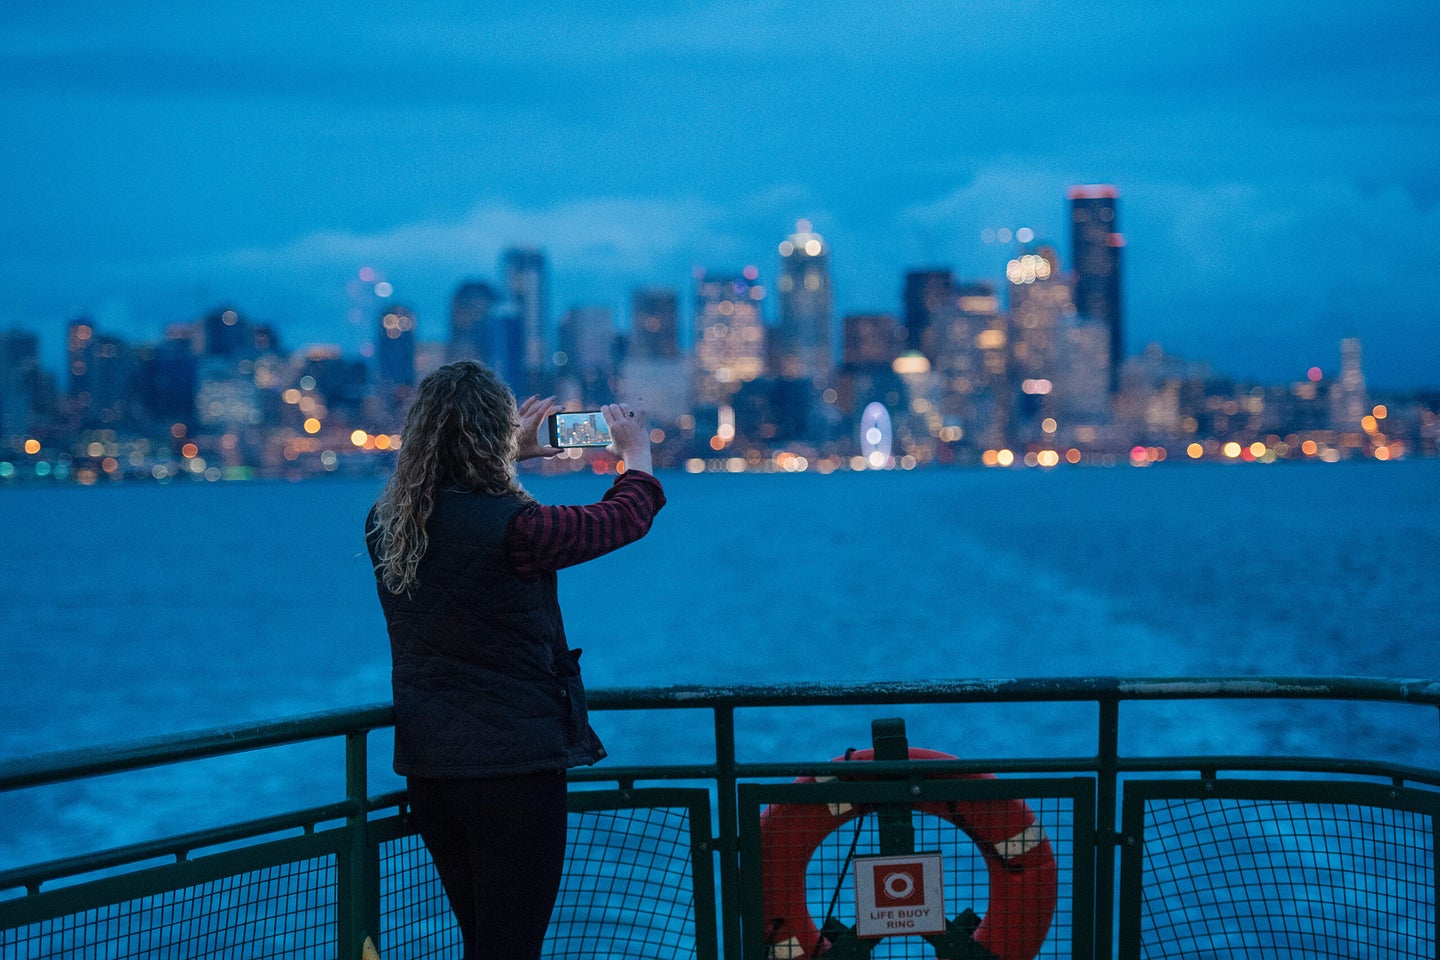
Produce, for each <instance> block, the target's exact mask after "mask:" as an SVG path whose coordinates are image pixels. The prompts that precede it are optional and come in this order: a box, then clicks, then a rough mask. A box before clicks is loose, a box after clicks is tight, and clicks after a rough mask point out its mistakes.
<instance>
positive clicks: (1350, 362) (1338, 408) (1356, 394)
mask: <svg viewBox="0 0 1440 960" xmlns="http://www.w3.org/2000/svg"><path fill="white" fill-rule="evenodd" d="M1369 413H1370V396H1369V393H1368V391H1366V389H1365V370H1364V365H1363V362H1362V355H1361V350H1360V341H1359V339H1358V338H1356V337H1347V338H1345V339H1344V340H1341V341H1340V376H1339V377H1338V378H1337V379H1336V380H1335V381H1333V382H1332V383H1331V385H1330V424H1331V429H1333V430H1335V431H1336V432H1337V433H1348V434H1358V433H1359V432H1360V428H1361V427H1360V425H1361V421H1363V420H1364V419H1365V416H1366V415H1367V414H1369Z"/></svg>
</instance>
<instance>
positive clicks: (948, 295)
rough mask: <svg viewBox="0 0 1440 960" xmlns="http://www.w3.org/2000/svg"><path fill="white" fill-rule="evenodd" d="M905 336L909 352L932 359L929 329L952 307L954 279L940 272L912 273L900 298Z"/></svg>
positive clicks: (933, 346)
mask: <svg viewBox="0 0 1440 960" xmlns="http://www.w3.org/2000/svg"><path fill="white" fill-rule="evenodd" d="M902 299H903V303H904V307H905V315H904V318H903V319H904V321H905V333H906V337H907V339H908V342H909V345H910V349H911V350H919V351H921V352H922V353H924V354H925V355H926V356H927V357H929V356H932V354H933V352H934V349H935V345H934V343H933V342H932V337H931V334H930V330H931V327H934V326H938V325H939V324H940V322H941V320H942V319H943V318H944V316H945V315H946V314H948V313H949V311H950V310H951V309H952V307H953V306H954V303H955V276H954V274H952V273H951V272H950V271H949V270H946V269H943V268H930V269H926V270H911V271H909V272H907V273H906V274H905V289H904V292H903V294H902Z"/></svg>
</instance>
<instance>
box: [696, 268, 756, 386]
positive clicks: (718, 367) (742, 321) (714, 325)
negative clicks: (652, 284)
mask: <svg viewBox="0 0 1440 960" xmlns="http://www.w3.org/2000/svg"><path fill="white" fill-rule="evenodd" d="M758 276H759V271H757V270H756V269H755V268H754V267H746V268H745V270H744V271H743V273H741V274H739V275H717V276H713V277H711V276H704V275H703V274H702V275H701V276H699V277H698V278H697V279H696V281H695V356H694V369H695V394H696V401H697V402H698V403H699V404H700V405H701V406H705V407H719V406H721V405H722V404H727V403H729V402H730V399H731V398H732V397H733V396H734V395H735V394H736V393H737V392H738V391H739V390H740V388H741V387H742V386H743V385H744V384H746V383H749V382H750V381H751V380H754V379H756V378H757V377H759V376H761V375H762V374H763V373H764V372H765V328H764V324H763V321H762V319H761V313H760V305H761V303H762V301H763V300H764V299H765V289H764V287H762V286H761V285H760V284H759V283H757V282H756V281H757V279H758Z"/></svg>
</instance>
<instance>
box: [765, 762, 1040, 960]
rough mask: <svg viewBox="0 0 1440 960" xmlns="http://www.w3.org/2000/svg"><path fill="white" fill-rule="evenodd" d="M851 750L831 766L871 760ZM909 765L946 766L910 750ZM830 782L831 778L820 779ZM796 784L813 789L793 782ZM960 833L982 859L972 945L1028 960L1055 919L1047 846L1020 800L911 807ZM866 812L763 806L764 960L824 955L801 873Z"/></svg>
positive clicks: (834, 806) (844, 806) (839, 806)
mask: <svg viewBox="0 0 1440 960" xmlns="http://www.w3.org/2000/svg"><path fill="white" fill-rule="evenodd" d="M873 759H874V751H873V750H855V751H852V752H851V753H849V754H847V755H846V756H844V757H836V758H835V760H836V761H845V760H873ZM910 759H911V760H954V759H957V758H956V757H954V756H951V755H950V754H948V753H941V752H939V751H938V750H922V749H919V748H915V747H912V748H910ZM945 778H946V779H967V780H994V779H995V776H994V774H989V773H961V774H947V775H946V777H945ZM824 779H831V778H824ZM795 782H796V783H815V782H816V779H815V778H814V777H800V778H798V779H797V780H796V781H795ZM914 808H915V809H916V810H919V811H921V812H922V813H928V814H931V815H933V816H937V817H940V818H942V819H944V820H947V821H948V822H950V823H953V824H954V825H955V826H957V827H959V828H960V829H961V830H963V831H964V832H965V834H966V835H967V836H969V837H970V839H971V840H973V841H974V842H975V845H976V846H977V847H978V848H979V850H980V854H981V856H983V857H984V858H985V866H986V869H987V871H988V873H989V875H990V905H989V907H988V908H987V910H986V912H985V917H984V919H983V920H981V922H980V926H979V927H978V928H977V929H976V930H975V932H974V934H973V937H974V939H975V942H976V943H978V944H980V945H981V946H982V947H984V948H985V949H986V950H988V951H990V953H992V954H994V955H995V956H996V957H998V958H999V960H1031V958H1033V957H1034V956H1035V955H1036V954H1037V953H1038V952H1039V951H1040V947H1041V946H1042V945H1044V943H1045V937H1046V936H1047V935H1048V934H1049V932H1050V921H1051V920H1052V919H1053V918H1054V916H1055V903H1056V887H1057V870H1056V866H1055V853H1054V851H1053V850H1052V849H1051V847H1050V840H1049V839H1048V838H1047V837H1046V836H1045V831H1044V829H1043V828H1041V826H1040V824H1039V823H1038V822H1037V819H1036V817H1035V813H1034V811H1032V810H1031V809H1030V807H1029V805H1028V804H1027V803H1025V801H1024V800H1018V799H1017V800H983V801H982V800H955V801H938V802H925V803H917V804H915V805H914ZM866 812H867V811H866V810H864V809H862V808H860V807H857V806H854V805H852V804H848V803H831V804H824V803H815V804H809V803H794V804H771V805H770V806H768V807H766V808H765V810H763V811H762V812H761V814H760V859H761V863H760V870H761V889H762V893H761V900H762V903H763V913H762V917H763V918H764V922H765V924H766V931H765V943H766V945H767V946H768V948H769V957H770V960H809V958H812V957H818V956H820V955H821V954H822V953H824V951H825V950H826V949H827V948H828V946H829V944H828V943H826V942H824V941H823V940H822V938H821V935H820V929H819V928H818V927H817V926H816V925H815V919H814V918H813V917H812V916H811V915H810V908H809V906H808V904H807V903H806V896H805V870H806V868H807V867H808V866H809V864H810V859H811V857H813V856H814V855H815V851H816V850H817V849H819V847H820V844H821V843H822V842H823V841H824V840H825V838H826V837H828V836H829V835H830V833H831V832H832V831H834V830H835V828H836V827H838V826H840V825H841V824H843V823H846V822H847V821H850V820H854V819H855V818H856V817H859V816H861V815H862V814H864V813H866Z"/></svg>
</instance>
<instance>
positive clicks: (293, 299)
mask: <svg viewBox="0 0 1440 960" xmlns="http://www.w3.org/2000/svg"><path fill="white" fill-rule="evenodd" d="M797 25H798V26H803V29H797ZM0 26H3V27H4V29H3V30H0V76H3V77H5V79H6V81H7V82H6V83H4V84H3V85H0V109H3V110H4V114H5V116H6V119H7V123H8V124H9V127H10V130H11V132H12V137H13V142H14V143H15V144H17V145H18V147H17V149H15V150H12V151H10V152H8V153H7V154H6V155H5V156H4V157H3V158H0V176H3V177H4V178H5V180H6V182H8V183H10V184H12V185H14V186H15V187H16V189H14V190H12V191H11V196H10V197H9V198H8V201H7V226H8V228H9V229H7V231H5V236H4V239H3V240H0V286H3V289H5V291H6V297H5V299H4V301H3V304H0V329H8V328H11V327H23V328H25V329H30V330H36V331H38V332H39V333H40V334H41V335H42V337H43V340H44V352H45V356H46V357H47V360H48V361H49V362H50V363H52V364H54V362H55V360H56V358H57V357H58V355H59V352H60V350H61V349H63V343H62V342H61V338H62V334H61V330H62V329H63V324H64V322H65V320H66V319H67V318H68V316H69V315H70V314H71V313H72V312H73V311H74V310H75V309H76V308H79V309H81V310H83V311H85V312H86V313H88V314H89V315H91V316H93V317H95V319H96V321H97V323H98V324H100V325H101V326H102V327H104V328H106V329H111V330H114V331H116V332H117V333H119V334H121V335H124V336H126V337H129V338H131V339H135V340H141V339H147V338H150V337H153V336H155V335H157V334H158V332H159V331H160V330H162V329H163V327H164V326H165V325H166V324H167V323H172V322H181V321H189V320H191V319H193V318H194V317H195V316H197V315H199V314H200V313H202V312H204V311H205V310H207V309H209V308H210V307H212V306H213V305H214V304H215V303H218V302H228V303H233V304H235V305H236V306H237V307H238V308H239V309H241V310H243V311H245V312H246V313H247V315H250V316H254V317H256V318H258V319H260V320H262V321H264V322H267V323H270V324H273V325H274V326H276V327H278V328H281V329H285V330H287V331H292V335H293V337H294V338H295V339H296V340H297V341H300V342H324V343H339V344H341V345H342V346H344V347H345V348H346V349H353V348H354V347H355V346H356V345H358V344H359V343H362V342H365V341H366V339H367V337H368V318H366V319H365V322H362V323H357V322H356V321H355V320H353V319H352V318H351V317H350V313H351V303H350V295H349V293H348V292H347V290H346V286H347V284H348V283H349V281H350V280H351V278H352V277H353V276H354V275H355V273H356V271H357V270H358V269H360V268H361V267H367V266H368V267H370V268H371V269H373V270H375V271H376V272H377V275H379V276H380V277H382V278H383V280H384V282H386V283H389V284H391V285H392V286H393V289H394V296H395V298H396V302H398V303H402V304H404V305H406V306H408V307H410V308H411V309H413V310H414V311H415V313H416V315H417V317H418V322H419V323H420V324H421V326H422V327H424V326H428V325H429V324H432V323H434V324H437V325H438V324H440V323H441V322H442V321H443V318H444V316H445V315H446V311H447V307H448V299H449V297H450V295H451V294H452V292H453V290H454V287H455V286H456V285H457V284H458V283H460V282H463V281H465V280H470V279H478V280H483V281H485V282H488V283H490V284H491V285H492V286H494V287H495V288H497V289H501V288H503V286H504V278H503V277H501V276H499V275H498V269H497V259H498V257H499V255H500V253H501V251H502V250H504V249H507V248H510V247H543V248H544V249H545V250H546V252H547V254H548V256H549V259H550V262H551V263H552V264H553V266H554V274H553V278H552V290H551V301H552V302H551V311H552V313H553V314H559V313H561V312H563V311H564V310H565V309H567V308H568V307H570V306H571V305H575V304H584V303H603V304H609V305H611V306H612V307H614V308H616V311H617V313H618V314H620V315H622V316H623V315H624V305H625V304H626V303H627V302H628V297H629V293H630V290H631V289H632V288H635V287H642V286H643V287H653V286H659V287H679V288H681V289H684V288H685V287H686V285H687V284H688V282H689V277H690V276H691V271H692V270H693V269H694V268H695V267H697V266H701V267H706V268H708V269H709V270H712V271H714V272H717V273H726V272H732V271H737V270H740V269H741V268H743V267H744V266H745V265H747V264H752V263H753V264H756V265H757V266H758V267H759V268H760V270H761V273H762V277H764V278H766V279H773V278H774V275H775V271H776V269H777V267H776V264H775V255H774V250H775V245H776V244H777V243H778V242H779V241H780V240H781V239H782V238H783V237H784V236H785V235H786V234H787V233H788V232H789V231H790V230H791V229H792V225H793V224H794V223H795V222H796V221H797V220H799V219H802V218H805V219H809V220H810V221H811V222H812V223H813V224H814V229H815V230H816V232H818V233H820V234H822V235H824V236H825V238H826V241H827V244H828V245H829V246H830V248H831V251H832V252H831V254H830V269H831V272H832V276H833V278H834V304H835V309H836V312H837V313H839V314H842V315H843V314H853V313H868V312H879V311H887V310H893V309H895V306H894V305H895V303H896V302H897V301H898V299H899V293H900V290H899V288H900V283H901V279H900V278H901V276H902V273H903V271H904V270H906V269H907V268H912V267H920V266H929V265H936V266H945V267H949V268H952V269H953V270H954V272H955V274H956V275H957V277H959V278H963V279H972V278H973V279H988V280H998V279H999V278H1001V277H1003V271H1004V267H1005V264H1006V262H1007V261H1008V260H1009V259H1010V258H1011V257H1012V256H1013V255H1014V253H1015V248H1014V245H1013V243H1011V244H1003V243H1000V242H998V240H997V239H995V238H998V236H1000V235H1001V231H1004V230H1009V231H1012V235H1013V231H1015V230H1017V229H1019V228H1022V227H1024V228H1028V229H1031V230H1033V231H1034V232H1035V234H1036V237H1037V239H1043V240H1049V241H1052V242H1055V243H1057V244H1060V245H1062V246H1063V247H1064V248H1065V250H1064V252H1065V255H1066V259H1067V260H1068V259H1069V256H1070V250H1069V249H1068V246H1069V244H1068V242H1067V241H1068V237H1069V234H1070V224H1069V223H1068V222H1067V220H1066V207H1065V204H1064V202H1063V194H1064V191H1065V190H1066V189H1067V188H1068V187H1069V186H1071V185H1073V184H1085V183H1113V184H1116V185H1117V186H1118V187H1119V189H1120V191H1121V193H1122V196H1123V197H1124V198H1125V201H1124V202H1125V209H1124V232H1125V234H1126V237H1127V241H1128V246H1127V251H1126V279H1125V283H1126V301H1125V303H1124V314H1125V318H1126V319H1125V327H1126V331H1127V340H1126V349H1127V351H1128V352H1130V353H1132V354H1133V353H1135V352H1138V351H1139V350H1141V349H1142V348H1143V347H1144V346H1145V345H1146V344H1148V343H1150V342H1152V341H1153V342H1158V343H1160V344H1161V345H1162V346H1163V347H1164V348H1165V349H1166V350H1167V351H1168V352H1171V353H1173V354H1177V355H1181V356H1186V357H1193V358H1205V359H1208V360H1211V361H1212V362H1214V363H1215V364H1216V365H1217V367H1220V368H1223V369H1226V370H1227V371H1231V372H1233V373H1234V374H1235V375H1236V376H1239V377H1244V378H1248V379H1255V380H1261V381H1280V380H1286V379H1292V378H1294V377H1295V376H1297V375H1298V374H1299V373H1300V372H1303V370H1304V369H1305V368H1307V367H1308V366H1310V365H1311V364H1314V363H1323V362H1324V361H1325V359H1326V358H1327V357H1333V354H1334V344H1335V343H1337V342H1338V341H1339V340H1341V339H1343V338H1346V337H1358V338H1360V339H1361V340H1363V341H1364V342H1365V344H1366V350H1367V372H1368V374H1369V376H1370V378H1371V382H1372V383H1373V384H1374V385H1375V386H1376V387H1377V388H1383V389H1407V388H1416V387H1427V386H1433V385H1434V382H1435V380H1436V376H1435V374H1434V372H1433V371H1434V370H1435V363H1434V360H1433V358H1434V357H1436V356H1440V325H1437V324H1435V323H1434V322H1433V318H1434V312H1435V308H1434V304H1435V303H1437V302H1440V276H1437V275H1436V273H1435V271H1432V270H1428V269H1412V268H1410V267H1409V266H1408V265H1410V264H1426V263H1432V262H1436V260H1437V259H1440V179H1437V177H1436V173H1435V169H1434V164H1433V156H1434V155H1435V153H1436V147H1437V133H1436V126H1435V124H1434V122H1433V104H1434V103H1435V102H1436V96H1437V94H1440V77H1437V71H1436V70H1435V69H1434V58H1433V50H1432V45H1431V44H1430V42H1428V41H1425V40H1424V39H1423V38H1424V37H1426V36H1432V37H1433V36H1435V35H1437V33H1440V10H1437V9H1436V8H1435V7H1434V6H1433V4H1422V3H1418V2H1411V3H1402V4H1397V5H1391V6H1389V7H1387V8H1385V9H1382V10H1374V11H1365V12H1364V14H1363V16H1360V15H1357V13H1356V11H1355V10H1354V9H1353V8H1352V7H1350V6H1349V5H1341V4H1338V3H1322V4H1318V5H1313V6H1312V7H1309V8H1307V10H1306V13H1305V15H1304V16H1303V17H1297V16H1295V15H1294V13H1293V9H1292V8H1291V7H1289V6H1288V5H1284V4H1280V3H1278V2H1267V3H1261V4H1253V3H1252V4H1245V5H1243V6H1242V5H1240V4H1238V3H1230V2H1222V3H1217V4H1211V5H1207V6H1206V7H1205V8H1204V9H1203V10H1202V9H1164V10H1161V9H1156V8H1154V7H1153V5H1140V4H1138V3H1126V2H1121V3H1106V4H1100V3H1092V4H1086V3H1078V4H1077V3H1072V4H1059V3H1049V2H1024V3H1015V2H1009V0H1003V2H1002V0H989V2H978V3H975V4H967V5H966V6H965V7H964V8H956V7H954V6H953V5H948V4H939V3H934V4H924V3H922V4H916V5H907V7H906V8H905V9H904V10H901V11H882V10H880V9H878V8H872V7H871V6H870V5H866V4H860V3H840V4H836V5H832V6H830V7H827V15H826V16H825V17H817V16H816V15H815V14H814V11H813V10H810V9H808V8H805V7H802V6H800V5H798V4H791V3H773V4H764V5H753V4H752V5H736V4H725V3H714V2H703V3H695V4H689V5H685V6H678V7H677V6H675V5H670V4H661V5H643V4H642V5H638V6H632V7H628V8H627V9H625V10H623V11H621V10H611V11H600V10H593V9H589V8H587V7H584V6H582V5H577V4H564V3H562V4H559V5H553V6H552V7H550V8H547V9H546V10H544V11H539V12H535V11H528V12H522V13H515V12H513V11H512V12H508V13H505V12H497V11H490V10H477V9H472V8H471V7H468V6H463V5H441V6H428V7H426V8H419V9H414V10H407V11H404V12H396V11H384V10H382V9H380V8H379V7H377V6H369V5H366V4H360V5H358V6H357V5H354V4H347V5H346V6H344V7H343V8H342V7H340V6H339V5H330V4H325V3H320V4H314V5H306V7H305V8H303V9H297V8H292V7H290V6H286V7H280V6H279V5H268V4H267V3H265V2H261V3H259V4H251V5H247V6H245V7H243V8H241V7H233V8H230V7H221V8H218V9H213V10H211V9H207V10H205V11H200V10H194V11H191V10H189V9H187V8H179V9H176V10H173V11H166V12H164V13H162V12H160V11H158V10H154V9H152V8H150V7H148V6H145V5H140V4H133V3H121V4H116V5H106V6H103V7H99V6H97V7H95V8H94V9H92V10H90V11H89V12H88V13H87V15H86V16H85V17H75V16H73V15H72V14H71V13H69V12H67V11H65V10H61V9H58V8H56V9H48V8H40V7H33V6H24V7H17V6H10V7H7V8H5V9H4V10H3V11H0ZM1337 36H1343V37H1345V43H1344V44H1343V45H1342V44H1337V43H1336V42H1335V38H1336V37H1337ZM987 231H989V233H987ZM987 237H988V238H991V240H990V242H986V238H987Z"/></svg>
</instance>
